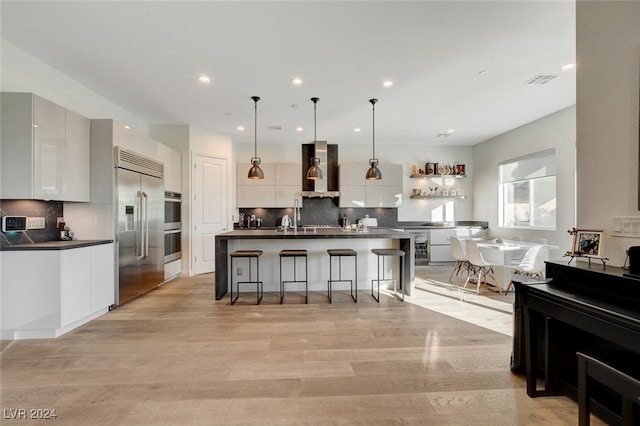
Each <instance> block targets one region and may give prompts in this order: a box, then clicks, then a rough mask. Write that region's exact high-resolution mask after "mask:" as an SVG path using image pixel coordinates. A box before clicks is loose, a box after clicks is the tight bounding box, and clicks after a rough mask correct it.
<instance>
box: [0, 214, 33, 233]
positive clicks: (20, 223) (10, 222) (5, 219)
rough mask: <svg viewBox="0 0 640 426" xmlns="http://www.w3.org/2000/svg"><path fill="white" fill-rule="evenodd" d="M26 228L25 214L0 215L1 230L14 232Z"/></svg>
mask: <svg viewBox="0 0 640 426" xmlns="http://www.w3.org/2000/svg"><path fill="white" fill-rule="evenodd" d="M26 230H27V217H26V216H2V232H16V231H26Z"/></svg>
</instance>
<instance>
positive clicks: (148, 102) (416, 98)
mask: <svg viewBox="0 0 640 426" xmlns="http://www.w3.org/2000/svg"><path fill="white" fill-rule="evenodd" d="M0 7H1V10H0V12H1V15H2V16H1V17H2V27H1V31H2V38H4V39H5V40H7V41H8V42H10V43H12V44H14V45H16V46H18V47H19V48H21V49H23V50H25V51H26V52H28V53H30V54H32V55H33V56H35V57H37V58H40V59H41V60H43V61H44V62H46V63H48V64H50V65H52V66H53V67H55V68H57V69H58V70H60V71H62V72H63V73H65V74H67V75H69V76H70V77H71V78H73V79H74V80H76V81H78V82H80V83H81V84H83V85H85V86H86V87H88V88H90V89H92V90H93V91H94V92H96V93H98V94H100V95H101V96H103V97H105V98H107V99H109V100H111V101H113V102H115V103H117V104H119V105H121V106H122V107H123V108H125V109H127V110H128V111H130V112H131V113H133V114H134V115H136V116H138V117H140V118H141V119H142V120H145V121H147V122H149V123H158V124H190V125H194V126H197V127H201V128H204V129H210V130H213V131H217V132H222V133H225V134H229V135H232V136H233V138H234V140H237V141H238V142H241V143H242V142H247V143H253V141H254V115H253V113H254V108H253V101H252V100H251V96H254V95H257V96H260V97H261V98H262V100H261V101H260V102H259V103H258V129H257V130H258V143H275V142H280V143H291V144H299V143H303V142H309V141H313V139H314V132H313V103H312V102H311V101H310V100H309V99H310V98H311V97H314V96H317V97H319V98H320V101H319V102H318V105H317V139H318V140H327V141H329V142H330V143H340V144H344V143H352V144H359V143H366V144H370V143H371V137H372V135H371V133H372V111H371V104H370V103H369V102H368V100H369V99H370V98H373V97H375V98H378V99H379V102H378V103H377V104H376V112H375V140H376V144H393V143H403V144H415V145H426V146H433V145H473V144H476V143H479V142H482V141H484V140H486V139H489V138H491V137H493V136H496V135H499V134H501V133H504V132H506V131H508V130H510V129H513V128H515V127H519V126H521V125H523V124H526V123H528V122H531V121H533V120H536V119H538V118H541V117H543V116H545V115H547V114H550V113H553V112H555V111H558V110H560V109H563V108H566V107H568V106H571V105H573V104H575V83H576V78H575V70H570V71H562V70H561V67H562V66H563V65H565V64H567V63H572V62H574V61H575V3H574V1H531V2H528V1H496V2H488V1H479V0H477V1H440V2H438V1H413V2H401V1H374V2H370V1H351V2H347V1H336V2H329V1H295V2H284V1H258V2H246V1H233V2H231V1H228V2H222V1H195V2H186V1H138V2H132V1H107V2H93V1H90V2H89V1H70V2H58V1H44V2H33V1H16V2H13V1H4V0H3V1H2V2H1V5H0ZM480 71H486V74H485V75H480V74H479V73H480ZM200 74H206V75H208V76H210V77H211V83H209V84H208V85H205V84H202V83H199V82H198V81H197V77H198V76H199V75H200ZM538 74H557V77H556V78H554V79H553V80H551V81H549V82H548V83H546V84H543V85H527V84H525V82H526V81H528V80H529V79H531V78H533V77H534V76H536V75H538ZM294 76H299V77H300V78H302V79H303V80H304V83H303V84H302V85H301V86H298V87H294V86H293V85H292V84H291V83H290V80H291V78H292V77H294ZM385 79H391V80H393V81H394V83H395V84H394V86H393V87H391V88H388V89H385V88H383V87H382V86H381V83H382V81H383V80H385ZM100 118H104V117H100ZM238 125H243V126H245V128H246V130H245V131H244V132H239V131H238V130H236V127H237V126H238ZM274 126H279V127H281V130H273V129H269V127H274ZM297 126H302V127H303V128H304V131H302V132H297V131H296V130H295V129H296V127H297ZM355 127H360V128H362V131H361V132H360V133H355V132H354V128H355ZM448 129H455V132H454V133H453V134H452V135H451V136H450V137H446V138H445V137H436V135H438V134H440V133H446V132H447V130H448Z"/></svg>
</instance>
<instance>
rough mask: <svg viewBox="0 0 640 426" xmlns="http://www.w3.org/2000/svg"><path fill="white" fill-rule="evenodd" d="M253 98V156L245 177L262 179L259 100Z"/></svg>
mask: <svg viewBox="0 0 640 426" xmlns="http://www.w3.org/2000/svg"><path fill="white" fill-rule="evenodd" d="M251 99H253V108H254V111H255V114H254V115H255V123H254V138H253V143H254V146H253V149H254V151H253V157H252V158H251V164H253V166H251V168H250V169H249V174H248V175H247V178H249V179H264V172H263V171H262V169H261V168H260V162H261V160H260V157H258V101H259V100H260V98H259V97H257V96H252V97H251Z"/></svg>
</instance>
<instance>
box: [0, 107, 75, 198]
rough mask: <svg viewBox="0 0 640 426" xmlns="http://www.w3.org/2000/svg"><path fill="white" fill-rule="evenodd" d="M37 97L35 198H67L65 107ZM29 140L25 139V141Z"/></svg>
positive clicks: (34, 156) (34, 158) (34, 167)
mask: <svg viewBox="0 0 640 426" xmlns="http://www.w3.org/2000/svg"><path fill="white" fill-rule="evenodd" d="M32 98H33V198H36V199H45V200H63V199H64V190H63V186H64V181H65V179H64V170H65V166H66V165H65V147H66V140H65V139H66V131H65V128H66V119H65V109H64V108H63V107H61V106H59V105H56V104H54V103H53V102H49V101H47V100H45V99H42V98H39V97H37V96H32ZM3 126H4V123H3ZM25 142H28V139H25V141H23V142H22V143H25Z"/></svg>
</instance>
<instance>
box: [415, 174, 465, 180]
mask: <svg viewBox="0 0 640 426" xmlns="http://www.w3.org/2000/svg"><path fill="white" fill-rule="evenodd" d="M409 177H410V178H411V179H433V178H455V179H464V178H466V177H467V175H410V176H409Z"/></svg>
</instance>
